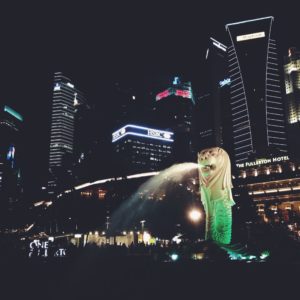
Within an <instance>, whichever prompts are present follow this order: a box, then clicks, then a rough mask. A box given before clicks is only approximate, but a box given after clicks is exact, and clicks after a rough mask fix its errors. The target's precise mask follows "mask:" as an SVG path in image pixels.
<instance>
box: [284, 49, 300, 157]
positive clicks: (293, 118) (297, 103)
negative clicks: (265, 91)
mask: <svg viewBox="0 0 300 300" xmlns="http://www.w3.org/2000/svg"><path fill="white" fill-rule="evenodd" d="M284 79H285V94H286V95H285V97H286V117H287V126H288V128H287V129H288V134H289V146H290V153H291V155H294V156H296V155H298V156H299V151H300V139H299V136H300V52H299V51H297V49H296V48H290V49H289V51H288V56H286V57H285V58H284Z"/></svg>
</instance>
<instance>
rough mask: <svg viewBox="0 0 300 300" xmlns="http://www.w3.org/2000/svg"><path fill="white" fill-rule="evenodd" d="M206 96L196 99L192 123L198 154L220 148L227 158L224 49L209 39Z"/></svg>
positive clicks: (228, 127) (228, 114)
mask: <svg viewBox="0 0 300 300" xmlns="http://www.w3.org/2000/svg"><path fill="white" fill-rule="evenodd" d="M206 69H207V74H208V79H209V83H208V85H207V86H208V92H207V93H206V94H205V95H203V96H201V97H199V98H197V101H196V102H197V103H196V112H195V114H194V119H193V123H194V124H198V126H199V128H198V130H197V132H198V133H199V134H198V137H197V140H198V145H197V149H198V151H201V150H202V149H205V148H209V147H222V148H224V149H225V150H226V151H227V152H228V153H229V154H230V156H231V152H232V151H231V150H232V149H231V148H232V147H231V146H232V126H231V111H230V97H229V95H230V93H229V89H230V78H228V71H227V46H225V45H224V44H222V43H220V42H219V41H217V40H216V39H214V38H210V40H209V46H208V48H207V52H206Z"/></svg>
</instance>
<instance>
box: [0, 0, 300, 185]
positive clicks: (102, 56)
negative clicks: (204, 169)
mask: <svg viewBox="0 0 300 300" xmlns="http://www.w3.org/2000/svg"><path fill="white" fill-rule="evenodd" d="M60 2H63V1H60ZM110 2H112V3H111V4H107V3H105V2H104V1H98V5H92V4H86V3H85V2H83V1H82V5H75V4H74V3H73V2H72V1H69V2H66V1H64V4H62V3H59V2H54V1H51V2H49V3H51V4H49V5H45V3H43V4H37V3H38V2H37V3H36V4H35V5H33V4H29V3H27V1H26V4H25V3H23V4H12V5H10V4H7V5H3V4H1V8H0V41H1V47H0V77H1V81H0V82H1V89H0V102H1V103H3V104H4V103H5V104H8V105H10V106H12V107H13V108H15V109H16V110H18V111H19V112H20V113H22V114H23V115H24V117H25V123H26V130H25V137H26V141H27V143H26V164H27V168H26V170H27V174H30V176H29V177H30V179H29V181H30V182H31V183H32V184H34V185H37V186H38V185H39V184H42V183H43V179H44V178H45V177H44V175H45V174H46V172H45V171H46V170H47V167H48V148H49V135H50V131H49V130H50V127H49V121H50V108H51V96H52V80H53V73H54V72H55V71H62V72H63V73H65V75H66V76H69V77H70V78H72V79H73V82H74V83H75V84H76V86H77V87H78V88H79V89H81V90H82V91H83V92H85V94H86V95H87V98H88V101H90V102H91V103H95V104H97V105H98V107H102V104H103V115H102V118H103V123H105V122H106V119H105V117H104V115H105V116H106V118H109V117H110V114H105V112H106V111H108V112H109V111H111V110H112V107H113V105H114V104H115V103H114V102H113V99H111V97H110V90H111V88H112V86H113V84H114V83H115V82H121V83H123V84H124V85H127V86H132V87H134V88H137V89H139V90H140V91H141V92H142V91H143V90H145V91H146V90H149V89H150V87H151V84H152V83H153V82H155V81H156V80H159V79H160V78H162V77H168V76H174V75H177V74H178V75H183V76H184V77H185V78H187V79H189V80H191V81H192V83H193V86H194V87H195V88H196V90H197V91H198V92H199V93H201V92H202V91H205V89H206V85H207V83H206V82H207V81H206V78H207V76H206V74H205V66H204V62H205V52H206V49H207V44H208V39H209V37H210V36H212V37H215V38H216V39H217V40H219V41H221V42H223V43H225V44H226V43H227V36H226V32H225V24H226V23H230V22H236V21H242V20H245V19H251V18H259V17H264V16H270V15H273V16H274V17H275V26H276V29H275V30H276V31H277V33H278V35H277V43H278V46H279V48H280V49H281V50H282V51H283V52H284V53H286V52H287V48H288V47H290V46H296V47H299V48H300V33H299V28H300V18H299V11H298V10H297V9H296V8H295V7H294V6H293V5H292V4H291V3H289V2H288V1H285V2H284V3H283V4H281V5H279V4H274V1H270V2H269V3H268V4H267V3H265V2H263V1H249V2H248V3H247V4H245V2H244V1H240V2H239V4H238V5H236V4H233V3H232V2H230V1H222V2H220V3H218V2H216V1H208V2H209V3H206V4H203V3H204V2H203V1H193V2H188V1H181V2H177V3H176V2H174V1H169V2H167V1H164V3H165V4H164V5H162V4H155V3H154V1H136V2H133V1H119V2H116V1H110ZM160 2H162V1H160ZM166 2H167V3H168V4H167V3H166ZM39 3H41V2H39ZM264 3H265V4H264ZM99 134H101V128H99ZM29 166H30V168H29ZM28 170H30V171H28Z"/></svg>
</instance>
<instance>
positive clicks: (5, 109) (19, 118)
mask: <svg viewBox="0 0 300 300" xmlns="http://www.w3.org/2000/svg"><path fill="white" fill-rule="evenodd" d="M4 111H5V112H7V113H9V114H10V115H12V116H13V117H15V118H16V119H18V120H19V121H21V122H23V117H22V116H21V115H20V114H19V113H18V112H16V111H15V110H14V109H12V108H11V107H9V106H7V105H5V106H4Z"/></svg>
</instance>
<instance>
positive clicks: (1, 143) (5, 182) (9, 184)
mask: <svg viewBox="0 0 300 300" xmlns="http://www.w3.org/2000/svg"><path fill="white" fill-rule="evenodd" d="M22 128H23V117H22V115H20V114H19V113H18V112H17V111H15V110H14V109H13V108H11V107H9V106H8V105H4V106H0V137H1V138H0V211H1V212H2V213H4V216H3V217H4V218H5V217H6V215H5V214H6V212H7V210H13V209H14V208H15V206H16V204H17V203H18V202H19V200H20V198H21V196H22V177H21V175H22V174H21V161H20V158H21V156H22V145H21V138H22ZM2 220H3V218H2Z"/></svg>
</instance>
